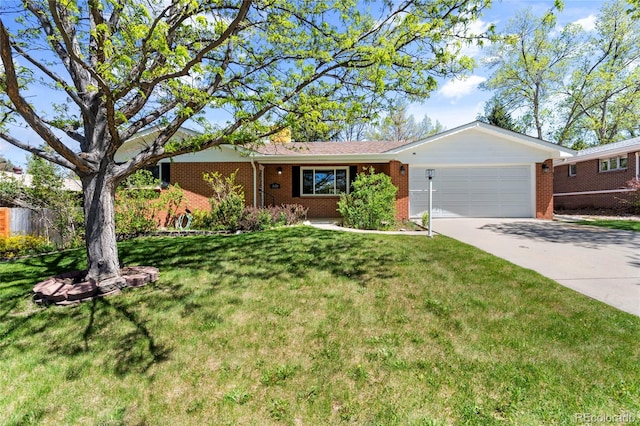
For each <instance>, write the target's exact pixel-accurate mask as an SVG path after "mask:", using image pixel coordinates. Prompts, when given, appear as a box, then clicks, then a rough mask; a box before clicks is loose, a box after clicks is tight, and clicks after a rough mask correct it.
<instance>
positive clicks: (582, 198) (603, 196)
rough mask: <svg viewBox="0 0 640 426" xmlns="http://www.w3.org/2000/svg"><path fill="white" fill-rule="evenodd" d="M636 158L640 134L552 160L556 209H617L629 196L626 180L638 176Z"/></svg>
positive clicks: (639, 150) (638, 160) (639, 155)
mask: <svg viewBox="0 0 640 426" xmlns="http://www.w3.org/2000/svg"><path fill="white" fill-rule="evenodd" d="M639 157H640V137H639V138H633V139H629V140H626V141H622V142H617V143H612V144H608V145H601V146H596V147H593V148H588V149H584V150H582V151H579V152H578V153H577V155H576V156H575V157H573V158H564V159H558V160H554V168H555V176H554V185H553V198H554V203H555V207H556V209H558V210H575V209H609V210H616V209H620V208H621V207H622V204H621V200H622V199H625V200H629V199H630V197H631V189H629V188H628V187H627V186H626V184H627V182H629V181H630V180H631V179H634V178H635V179H638V178H639V173H640V170H639V169H640V167H639V163H640V158H639Z"/></svg>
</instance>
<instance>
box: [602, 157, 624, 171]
mask: <svg viewBox="0 0 640 426" xmlns="http://www.w3.org/2000/svg"><path fill="white" fill-rule="evenodd" d="M626 168H627V156H626V155H625V156H620V157H610V158H602V159H600V171H601V172H610V171H612V170H624V169H626Z"/></svg>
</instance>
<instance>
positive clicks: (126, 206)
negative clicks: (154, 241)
mask: <svg viewBox="0 0 640 426" xmlns="http://www.w3.org/2000/svg"><path fill="white" fill-rule="evenodd" d="M159 188H160V181H159V180H158V179H156V178H154V177H153V174H152V173H151V172H150V171H148V170H138V171H137V172H135V173H134V174H132V175H131V176H129V177H128V178H127V179H126V180H125V181H123V182H122V183H121V184H120V185H119V186H118V188H117V190H116V205H115V220H116V233H118V234H120V235H135V234H140V233H145V232H150V231H153V230H155V229H158V227H159V225H160V223H162V224H163V225H165V226H167V225H173V222H175V216H176V212H177V210H178V206H179V205H180V204H181V203H182V200H183V198H184V192H183V191H182V189H181V188H180V186H178V185H170V186H169V187H168V188H167V189H166V190H163V191H160V189H159ZM161 215H164V217H161Z"/></svg>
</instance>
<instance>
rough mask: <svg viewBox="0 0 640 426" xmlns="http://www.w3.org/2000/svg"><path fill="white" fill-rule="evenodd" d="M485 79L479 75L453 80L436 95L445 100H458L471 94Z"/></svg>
mask: <svg viewBox="0 0 640 426" xmlns="http://www.w3.org/2000/svg"><path fill="white" fill-rule="evenodd" d="M486 80H487V79H486V78H485V77H481V76H479V75H472V76H470V77H467V78H463V79H459V78H453V79H451V80H449V81H447V82H446V83H445V84H444V85H443V86H442V88H441V89H440V90H439V91H438V93H439V94H440V95H442V96H444V97H445V98H449V99H454V100H455V99H460V98H462V97H463V96H467V95H469V94H471V93H472V92H473V91H475V90H476V89H477V88H478V85H479V84H480V83H482V82H484V81H486Z"/></svg>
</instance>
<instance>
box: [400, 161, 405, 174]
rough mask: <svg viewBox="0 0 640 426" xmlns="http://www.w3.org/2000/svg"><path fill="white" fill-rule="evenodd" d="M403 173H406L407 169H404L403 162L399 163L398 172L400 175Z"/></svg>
mask: <svg viewBox="0 0 640 426" xmlns="http://www.w3.org/2000/svg"><path fill="white" fill-rule="evenodd" d="M405 173H407V171H406V170H405V169H404V164H401V165H400V174H401V175H402V176H404V175H405Z"/></svg>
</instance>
